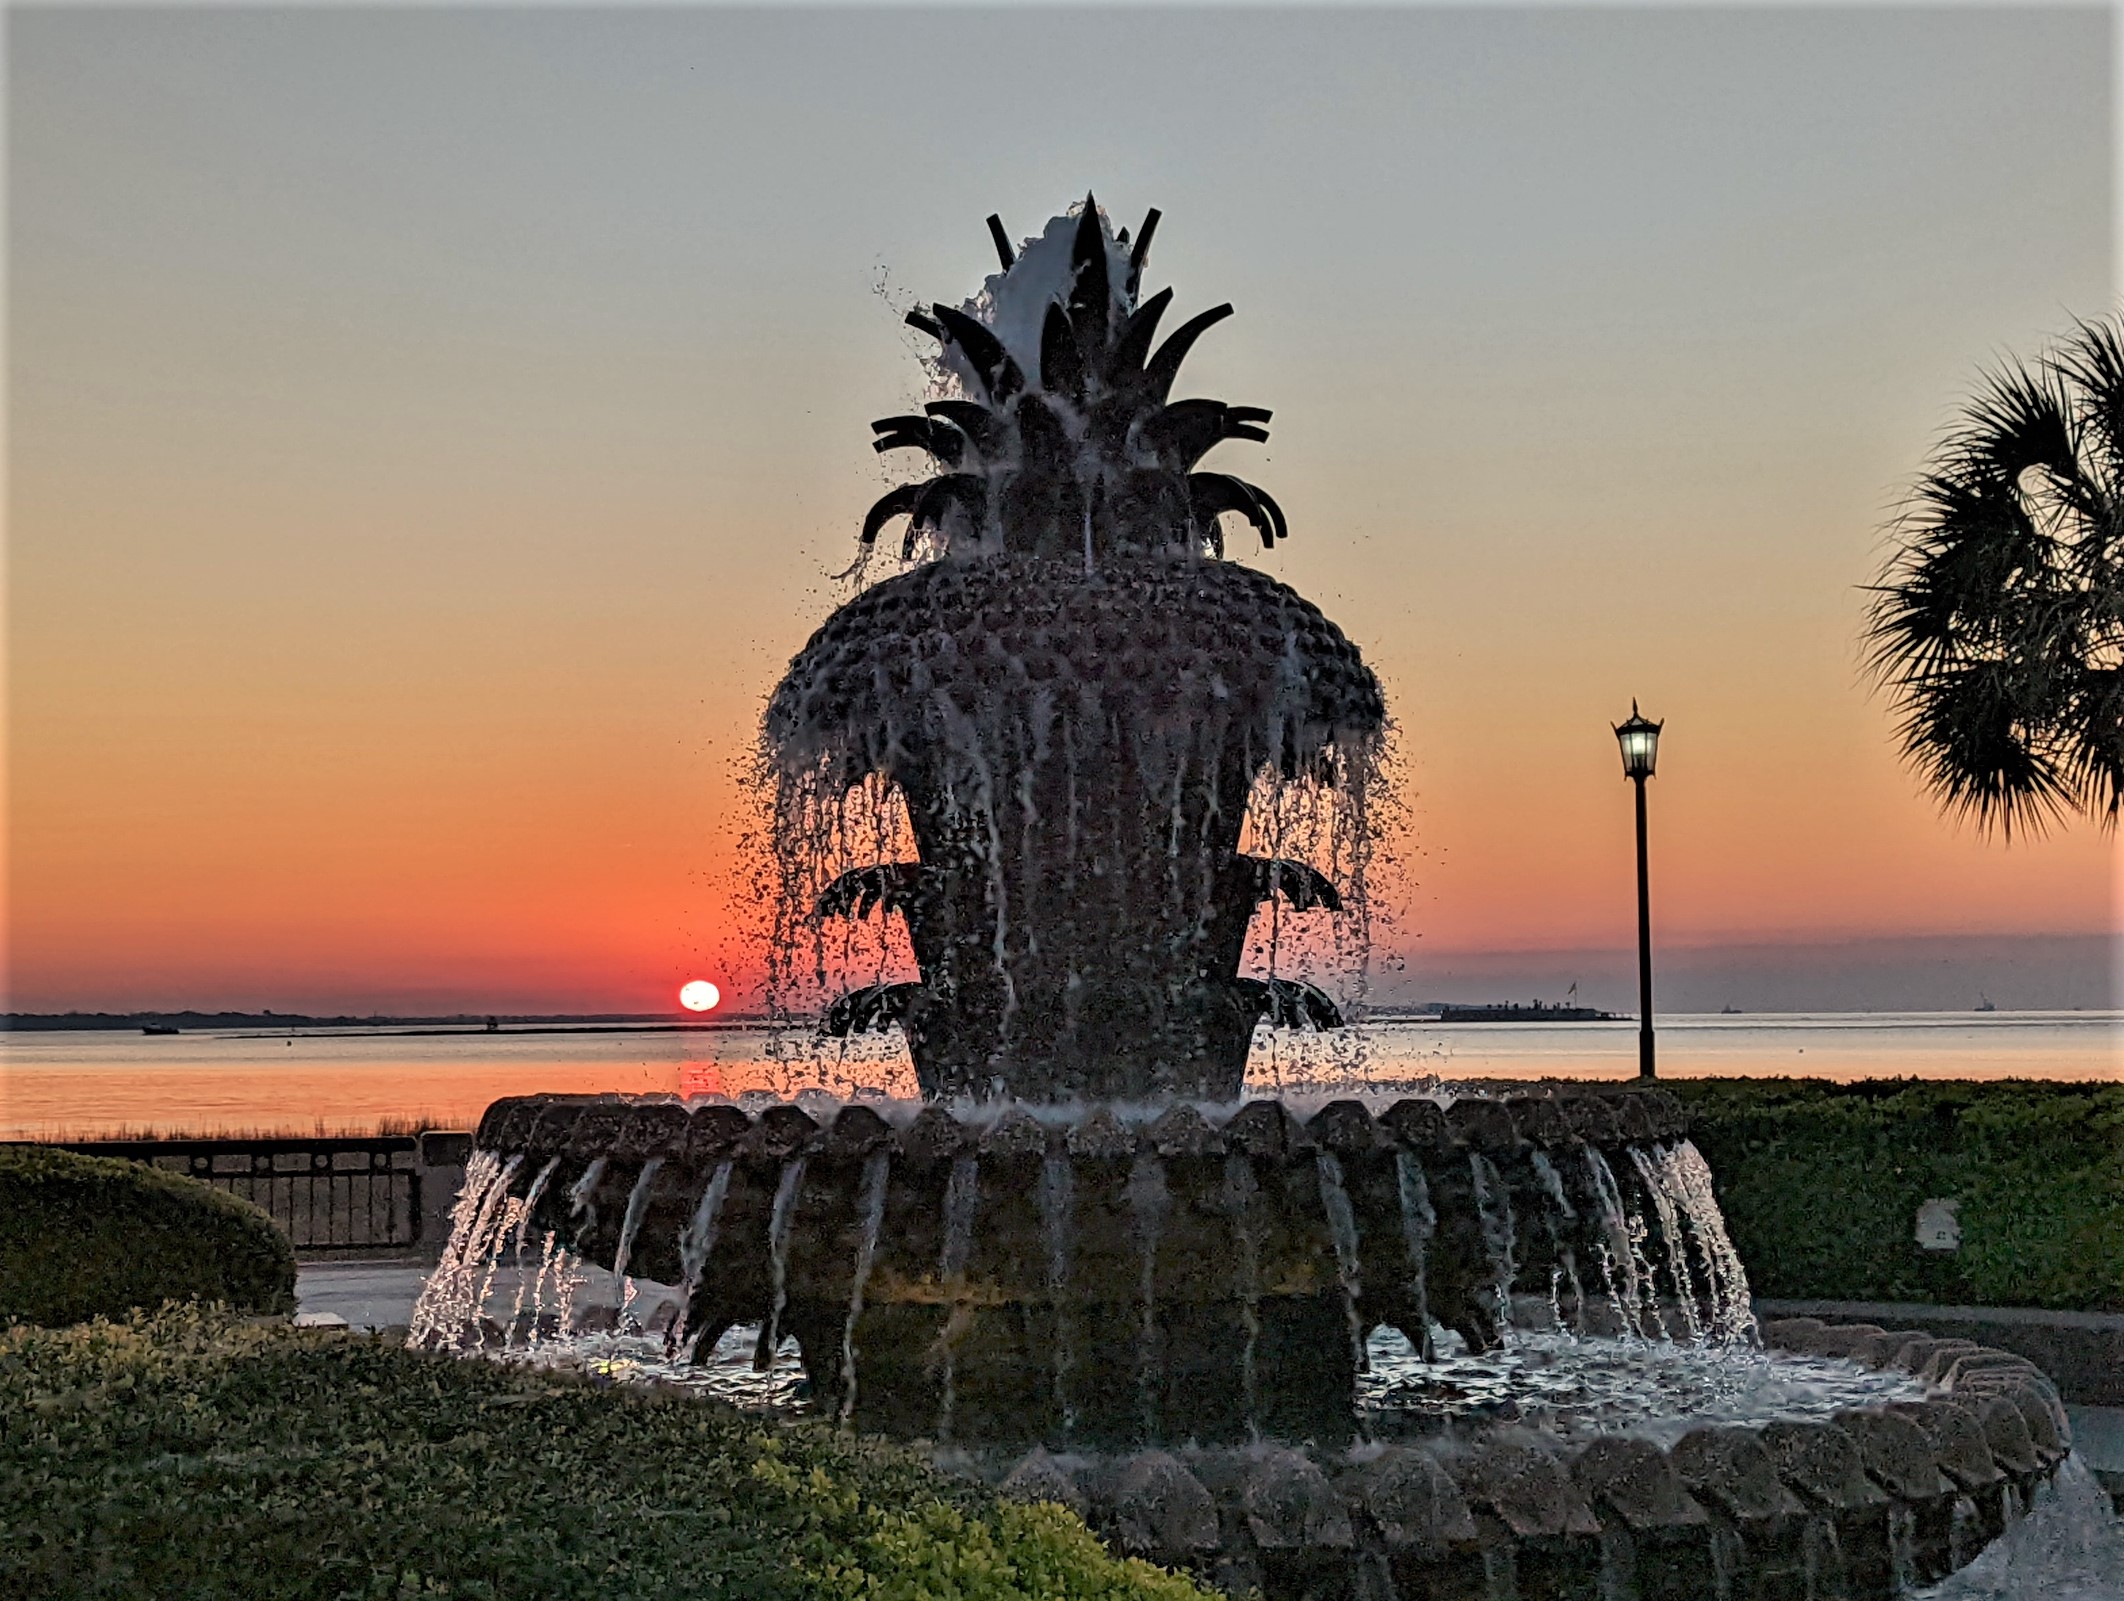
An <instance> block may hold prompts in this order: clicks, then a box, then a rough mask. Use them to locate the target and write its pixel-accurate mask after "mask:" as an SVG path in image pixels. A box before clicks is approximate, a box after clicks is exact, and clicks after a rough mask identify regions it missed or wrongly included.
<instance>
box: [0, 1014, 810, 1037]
mask: <svg viewBox="0 0 2124 1601" xmlns="http://www.w3.org/2000/svg"><path fill="white" fill-rule="evenodd" d="M767 1021H768V1019H767V1018H766V1017H765V1016H764V1015H763V1014H760V1013H756V1012H730V1013H726V1014H724V1015H722V1016H719V1017H716V1018H714V1019H712V1020H711V1019H702V1020H701V1021H698V1022H686V1021H683V1020H680V1019H677V1018H673V1017H671V1016H669V1015H668V1014H665V1013H660V1012H591V1013H581V1014H572V1015H571V1014H568V1013H554V1014H549V1015H545V1016H535V1015H524V1016H510V1015H507V1014H501V1013H496V1014H486V1013H457V1014H453V1015H451V1016H448V1017H312V1016H308V1015H304V1014H299V1013H292V1012H189V1011H188V1012H7V1013H4V1014H0V1029H5V1030H7V1031H8V1032H10V1033H23V1034H37V1033H62V1032H84V1033H85V1032H91V1031H106V1032H108V1031H113V1030H117V1031H125V1030H129V1029H144V1028H156V1029H167V1028H174V1029H177V1030H180V1031H184V1032H189V1031H195V1030H196V1031H198V1032H200V1033H208V1032H211V1031H214V1030H218V1029H256V1030H264V1031H267V1032H272V1033H281V1032H287V1033H305V1034H310V1035H311V1036H313V1037H315V1038H329V1037H331V1035H332V1034H334V1033H338V1034H402V1035H438V1034H482V1035H483V1034H621V1033H627V1034H633V1033H687V1032H694V1031H698V1030H705V1029H721V1028H732V1027H745V1026H748V1025H752V1024H758V1023H764V1022H767ZM490 1025H491V1026H490Z"/></svg>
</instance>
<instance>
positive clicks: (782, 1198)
mask: <svg viewBox="0 0 2124 1601" xmlns="http://www.w3.org/2000/svg"><path fill="white" fill-rule="evenodd" d="M803 1182H804V1159H803V1158H802V1157H801V1156H799V1157H795V1158H793V1159H792V1160H790V1161H788V1162H785V1163H783V1164H782V1176H781V1178H780V1180H779V1181H778V1182H777V1183H776V1186H775V1191H774V1210H773V1211H772V1212H771V1213H770V1214H769V1215H768V1224H767V1261H768V1271H769V1272H770V1273H772V1274H773V1277H774V1304H773V1306H772V1308H771V1309H770V1310H769V1312H768V1314H767V1321H766V1322H765V1323H763V1324H761V1325H760V1340H759V1344H758V1346H757V1347H756V1348H755V1349H754V1351H753V1353H752V1371H753V1372H755V1373H765V1372H766V1371H767V1370H768V1369H769V1368H771V1367H773V1366H774V1359H775V1356H776V1355H777V1353H779V1352H780V1350H781V1348H782V1313H783V1311H784V1309H785V1308H787V1306H788V1305H789V1236H790V1233H791V1231H792V1230H793V1229H794V1227H795V1225H796V1206H797V1191H798V1190H799V1188H800V1187H801V1186H802V1185H803Z"/></svg>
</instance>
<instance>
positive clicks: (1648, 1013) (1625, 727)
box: [1614, 697, 1667, 1078]
mask: <svg viewBox="0 0 2124 1601" xmlns="http://www.w3.org/2000/svg"><path fill="white" fill-rule="evenodd" d="M1614 726H1615V740H1616V743H1617V744H1619V745H1621V746H1622V763H1623V777H1625V778H1627V779H1629V780H1630V781H1631V782H1633V783H1634V784H1636V785H1637V1076H1638V1077H1639V1078H1651V1077H1652V1076H1653V1075H1652V880H1651V877H1650V875H1649V874H1648V873H1647V872H1646V870H1645V780H1646V779H1648V778H1650V777H1651V776H1652V769H1653V766H1654V765H1655V764H1656V763H1657V762H1658V760H1659V731H1660V730H1661V729H1662V728H1664V727H1666V726H1667V725H1666V723H1665V722H1664V721H1661V722H1657V723H1655V722H1652V721H1650V720H1649V719H1647V718H1646V717H1644V716H1642V715H1641V714H1640V713H1639V712H1638V709H1637V701H1636V699H1635V698H1634V697H1633V698H1632V699H1631V701H1630V720H1629V721H1628V722H1627V723H1617V724H1616V725H1614Z"/></svg>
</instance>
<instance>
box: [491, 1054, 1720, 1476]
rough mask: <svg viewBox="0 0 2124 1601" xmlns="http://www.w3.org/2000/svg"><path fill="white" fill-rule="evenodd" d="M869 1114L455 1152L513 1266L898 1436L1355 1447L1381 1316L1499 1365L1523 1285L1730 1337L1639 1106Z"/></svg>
mask: <svg viewBox="0 0 2124 1601" xmlns="http://www.w3.org/2000/svg"><path fill="white" fill-rule="evenodd" d="M887 1110H897V1111H898V1112H899V1114H900V1115H901V1117H902V1118H904V1119H905V1120H904V1121H901V1122H898V1123H895V1122H893V1121H891V1120H888V1119H887V1118H886V1117H885V1116H883V1115H881V1112H880V1110H879V1109H877V1108H874V1107H872V1106H868V1105H860V1104H859V1105H852V1106H847V1107H843V1108H841V1109H840V1110H839V1111H838V1113H837V1115H834V1116H833V1117H832V1119H831V1121H830V1122H829V1123H826V1124H825V1125H823V1126H822V1125H821V1123H820V1122H819V1121H817V1120H816V1119H814V1118H813V1117H812V1116H810V1115H809V1114H808V1113H807V1112H805V1111H804V1110H803V1109H801V1108H799V1107H796V1106H790V1105H777V1106H770V1107H768V1108H767V1109H765V1110H764V1111H762V1112H761V1113H759V1115H758V1116H757V1117H755V1116H752V1115H749V1114H748V1113H746V1112H745V1111H743V1110H741V1109H739V1108H737V1107H735V1106H731V1105H728V1104H721V1103H717V1104H710V1105H704V1106H698V1107H692V1108H689V1107H687V1106H684V1105H682V1104H680V1103H677V1102H673V1101H629V1100H624V1099H618V1098H605V1099H590V1098H560V1097H533V1098H529V1099H525V1100H519V1101H506V1102H500V1103H497V1104H496V1105H495V1106H494V1107H493V1108H491V1109H490V1110H489V1112H488V1114H487V1116H486V1117H485V1118H484V1119H483V1120H482V1123H481V1127H480V1132H479V1136H478V1141H477V1143H478V1146H479V1149H480V1151H481V1152H482V1153H483V1154H484V1159H485V1160H486V1161H487V1162H488V1163H489V1164H496V1163H499V1164H502V1167H501V1169H500V1170H499V1171H497V1173H496V1175H495V1177H496V1180H497V1181H498V1183H499V1186H500V1188H499V1189H498V1190H497V1196H498V1197H503V1199H500V1200H499V1201H498V1203H497V1207H496V1209H495V1213H494V1215H495V1217H496V1219H497V1220H499V1219H500V1218H501V1217H502V1216H503V1215H504V1214H505V1213H506V1212H507V1210H508V1207H509V1206H510V1205H511V1204H513V1205H514V1206H515V1208H516V1209H517V1210H516V1215H519V1216H520V1219H521V1233H520V1237H521V1238H523V1239H524V1240H526V1241H527V1242H528V1243H529V1245H530V1247H531V1248H533V1249H536V1246H537V1242H539V1241H540V1240H541V1238H542V1237H543V1235H544V1234H545V1233H546V1231H551V1232H552V1234H553V1235H554V1237H555V1240H556V1242H557V1243H558V1244H560V1245H563V1246H565V1247H566V1248H568V1249H569V1250H571V1251H573V1252H575V1253H576V1254H577V1255H579V1256H581V1257H583V1258H584V1259H586V1260H588V1261H591V1262H594V1263H596V1264H598V1265H600V1266H609V1267H611V1268H612V1269H613V1270H614V1271H615V1272H621V1273H625V1274H631V1275H633V1276H636V1277H640V1278H646V1279H650V1280H654V1281H656V1282H659V1283H665V1284H671V1285H677V1286H680V1287H681V1288H682V1290H683V1293H684V1299H685V1322H684V1338H685V1339H686V1340H687V1341H688V1342H692V1341H694V1340H700V1341H703V1342H705V1344H703V1345H701V1346H699V1347H697V1348H698V1349H702V1350H706V1349H712V1348H713V1344H714V1342H715V1340H716V1339H717V1338H719V1337H720V1336H721V1334H722V1333H723V1332H724V1331H725V1330H727V1329H728V1328H730V1327H732V1326H734V1325H740V1324H758V1325H760V1326H761V1327H762V1329H763V1334H762V1341H763V1357H764V1356H765V1355H766V1354H768V1353H771V1351H772V1350H773V1349H775V1348H776V1347H777V1346H778V1345H779V1343H780V1341H781V1340H782V1339H783V1338H785V1337H793V1338H794V1339H795V1340H796V1341H797V1342H798V1346H799V1350H800V1353H801V1357H802V1361H803V1364H804V1367H805V1370H806V1373H807V1375H808V1377H809V1379H810V1382H811V1386H812V1390H813V1393H814V1394H815V1395H816V1396H817V1397H819V1398H820V1400H821V1402H822V1403H823V1404H825V1405H826V1406H828V1407H830V1408H831V1409H832V1410H833V1412H834V1413H835V1415H840V1416H845V1417H847V1418H848V1419H849V1420H850V1421H852V1422H854V1423H856V1424H858V1425H859V1426H861V1427H864V1428H870V1429H876V1430H879V1431H881V1432H884V1433H887V1434H892V1435H896V1436H900V1437H903V1438H907V1437H931V1438H934V1437H943V1438H949V1439H954V1440H958V1441H962V1442H968V1443H992V1444H999V1445H1004V1444H1020V1445H1023V1444H1031V1443H1034V1442H1046V1443H1049V1444H1051V1445H1055V1446H1058V1447H1060V1446H1072V1447H1086V1448H1097V1449H1101V1450H1120V1449H1127V1448H1132V1447H1136V1446H1142V1445H1148V1444H1156V1443H1163V1442H1173V1441H1197V1442H1202V1443H1215V1442H1224V1443H1237V1442H1242V1441H1246V1440H1249V1439H1255V1438H1259V1437H1262V1436H1264V1435H1266V1436H1268V1437H1272V1438H1281V1439H1289V1440H1307V1439H1309V1440H1316V1441H1322V1442H1333V1441H1346V1440H1348V1439H1350V1438H1351V1437H1352V1435H1353V1432H1354V1413H1355V1407H1356V1378H1357V1370H1358V1363H1359V1361H1360V1359H1361V1352H1362V1349H1363V1341H1364V1339H1365V1338H1366V1337H1367V1336H1368V1335H1369V1333H1370V1331H1371V1330H1373V1329H1374V1328H1377V1327H1379V1326H1381V1325H1387V1326H1391V1327H1393V1328H1396V1329H1399V1330H1401V1331H1402V1332H1403V1333H1404V1334H1406V1335H1407V1336H1408V1337H1409V1339H1410V1340H1411V1342H1412V1343H1413V1344H1415V1345H1416V1346H1418V1348H1419V1349H1421V1348H1423V1347H1424V1346H1425V1345H1426V1342H1427V1341H1428V1338H1429V1334H1430V1329H1431V1326H1432V1324H1433V1323H1437V1324H1441V1325H1443V1326H1445V1327H1446V1328H1449V1329H1452V1330H1454V1331H1456V1332H1458V1333H1459V1334H1460V1336H1461V1338H1462V1339H1463V1340H1464V1341H1465V1342H1466V1343H1467V1345H1468V1346H1469V1347H1470V1348H1471V1349H1473V1350H1477V1351H1480V1350H1485V1349H1489V1348H1491V1347H1494V1346H1495V1345H1496V1343H1497V1341H1498V1339H1499V1337H1500V1318H1501V1315H1502V1313H1503V1310H1504V1308H1505V1307H1506V1306H1507V1305H1508V1304H1509V1297H1510V1296H1511V1295H1512V1294H1513V1293H1514V1292H1515V1291H1516V1292H1519V1293H1522V1294H1532V1295H1535V1296H1538V1297H1539V1298H1541V1299H1542V1300H1543V1301H1544V1302H1547V1301H1548V1300H1550V1299H1551V1298H1552V1297H1554V1299H1555V1300H1556V1301H1557V1302H1558V1304H1559V1305H1560V1306H1561V1307H1562V1308H1563V1310H1564V1314H1565V1316H1566V1318H1567V1320H1569V1321H1571V1322H1574V1323H1576V1324H1578V1325H1580V1326H1586V1327H1600V1328H1606V1329H1617V1328H1635V1327H1637V1326H1638V1324H1639V1323H1642V1324H1643V1326H1644V1327H1645V1330H1646V1332H1652V1324H1653V1323H1654V1322H1655V1321H1656V1320H1661V1319H1664V1320H1665V1321H1666V1322H1671V1323H1673V1324H1674V1325H1675V1327H1674V1330H1673V1332H1675V1333H1683V1332H1685V1331H1684V1329H1683V1328H1682V1323H1683V1321H1684V1320H1685V1319H1686V1320H1687V1321H1688V1323H1689V1325H1690V1327H1689V1329H1688V1330H1687V1331H1686V1332H1695V1331H1696V1330H1697V1329H1699V1328H1702V1329H1703V1330H1704V1331H1705V1332H1710V1327H1709V1326H1710V1325H1711V1324H1713V1323H1714V1322H1716V1321H1717V1316H1718V1314H1716V1313H1715V1311H1714V1308H1716V1307H1718V1306H1724V1307H1725V1308H1726V1317H1727V1320H1728V1322H1729V1323H1730V1322H1731V1321H1732V1320H1733V1318H1734V1317H1736V1316H1737V1317H1738V1318H1741V1319H1745V1316H1746V1307H1745V1287H1744V1285H1738V1284H1737V1282H1734V1281H1729V1278H1728V1277H1726V1276H1723V1275H1722V1272H1721V1269H1720V1266H1719V1260H1720V1259H1719V1255H1718V1251H1717V1249H1716V1246H1717V1243H1718V1242H1717V1240H1715V1239H1713V1238H1712V1237H1711V1233H1712V1230H1711V1228H1710V1224H1709V1222H1708V1220H1707V1217H1706V1215H1705V1213H1704V1211H1703V1210H1702V1209H1692V1208H1694V1207H1695V1202H1694V1201H1693V1200H1692V1198H1691V1197H1690V1196H1689V1195H1688V1194H1686V1193H1684V1188H1685V1187H1683V1186H1680V1185H1679V1183H1678V1181H1675V1180H1674V1179H1673V1177H1672V1175H1673V1174H1674V1173H1675V1172H1676V1171H1678V1170H1679V1168H1680V1166H1681V1165H1682V1149H1683V1148H1681V1147H1678V1146H1676V1145H1675V1144H1674V1142H1675V1141H1676V1140H1677V1139H1678V1138H1679V1136H1680V1135H1681V1134H1682V1132H1683V1130H1682V1117H1681V1111H1680V1108H1679V1106H1678V1105H1677V1104H1676V1103H1675V1102H1674V1101H1673V1100H1672V1099H1671V1098H1669V1097H1666V1096H1664V1095H1662V1094H1660V1093H1658V1092H1641V1091H1637V1090H1622V1091H1615V1092H1611V1093H1595V1092H1592V1091H1575V1092H1568V1093H1563V1092H1552V1093H1548V1094H1541V1095H1526V1096H1518V1097H1513V1098H1509V1099H1502V1100H1499V1099H1488V1098H1483V1097H1467V1098H1462V1099H1460V1100H1457V1101H1454V1102H1451V1103H1444V1102H1440V1101H1437V1100H1430V1099H1422V1098H1413V1099H1407V1100H1403V1101H1400V1102H1397V1103H1396V1104H1395V1105H1393V1106H1392V1107H1389V1108H1388V1109H1386V1110H1385V1111H1384V1112H1382V1113H1381V1114H1380V1115H1378V1116H1376V1117H1375V1116H1374V1115H1373V1114H1372V1112H1371V1111H1370V1110H1369V1109H1368V1108H1367V1107H1365V1106H1364V1105H1362V1104H1361V1103H1359V1102H1356V1101H1353V1100H1344V1101H1336V1102H1331V1103H1329V1104H1328V1105H1326V1106H1325V1107H1323V1108H1321V1109H1320V1110H1319V1111H1317V1112H1315V1113H1314V1114H1313V1115H1312V1116H1311V1117H1310V1118H1309V1119H1307V1120H1306V1121H1304V1122H1301V1121H1299V1120H1298V1119H1297V1118H1296V1117H1295V1116H1294V1115H1293V1114H1292V1113H1291V1112H1290V1111H1289V1110H1288V1109H1287V1108H1285V1107H1284V1106H1283V1105H1282V1104H1280V1103H1278V1102H1273V1101H1257V1102H1253V1103H1251V1104H1249V1105H1247V1106H1245V1107H1241V1108H1237V1109H1234V1108H1231V1107H1224V1108H1212V1109H1209V1110H1208V1111H1207V1112H1205V1110H1204V1109H1202V1108H1198V1107H1196V1106H1194V1105H1192V1104H1181V1105H1178V1106H1173V1107H1168V1108H1166V1109H1165V1110H1163V1111H1162V1112H1160V1113H1159V1114H1158V1115H1157V1116H1155V1117H1151V1116H1147V1115H1146V1116H1135V1117H1126V1116H1123V1115H1122V1114H1121V1113H1120V1112H1119V1111H1117V1110H1116V1109H1114V1108H1111V1107H1101V1108H1097V1109H1094V1110H1092V1111H1090V1112H1089V1113H1085V1112H1082V1111H1079V1112H1076V1113H1065V1112H1061V1111H1043V1112H1041V1113H1039V1114H1038V1115H1035V1113H1034V1112H1033V1111H1032V1110H1029V1109H1025V1108H1005V1109H1000V1110H998V1109H984V1110H982V1111H981V1112H980V1113H978V1114H976V1115H970V1116H966V1117H956V1116H953V1115H951V1114H950V1113H947V1112H945V1111H944V1110H942V1109H940V1108H937V1107H933V1106H932V1107H924V1108H921V1109H920V1110H919V1111H915V1110H914V1109H913V1108H899V1109H893V1108H887ZM909 1112H913V1115H912V1116H911V1117H909V1116H907V1114H908V1113H909ZM1686 1150H1687V1155H1688V1156H1689V1157H1691V1158H1693V1157H1694V1150H1693V1147H1689V1148H1686ZM1699 1165H1700V1164H1699ZM1670 1186H1671V1191H1672V1192H1671V1193H1670ZM1701 1201H1702V1203H1703V1208H1708V1210H1709V1214H1710V1216H1713V1217H1715V1207H1713V1206H1711V1205H1710V1202H1709V1192H1708V1185H1706V1186H1705V1187H1704V1189H1703V1192H1702V1196H1701ZM1647 1219H1649V1220H1651V1221H1650V1222H1649V1223H1648V1222H1646V1221H1645V1220H1647ZM497 1226H499V1225H498V1222H497ZM1647 1230H1649V1231H1650V1232H1649V1233H1648V1232H1647ZM1717 1232H1718V1234H1719V1237H1720V1238H1722V1231H1717ZM1647 1253H1649V1255H1648V1254H1647ZM1655 1260H1656V1261H1657V1262H1658V1263H1659V1264H1660V1268H1659V1270H1657V1271H1655V1269H1654V1267H1653V1262H1654V1261H1655ZM1602 1264H1606V1266H1602ZM1662 1272H1663V1273H1664V1275H1665V1276H1664V1278H1662V1277H1661V1276H1660V1274H1661V1273H1662ZM1734 1272H1735V1274H1736V1275H1737V1264H1735V1269H1734ZM1699 1305H1700V1306H1701V1307H1702V1310H1701V1311H1699V1310H1698V1309H1697V1308H1698V1307H1699ZM1736 1306H1737V1308H1738V1310H1737V1312H1736V1311H1735V1308H1736ZM1683 1308H1687V1310H1686V1312H1684V1311H1683V1310H1682V1309H1683ZM1660 1328H1661V1330H1662V1331H1664V1329H1665V1323H1664V1322H1663V1323H1661V1324H1660Z"/></svg>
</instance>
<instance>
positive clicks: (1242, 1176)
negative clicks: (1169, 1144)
mask: <svg viewBox="0 0 2124 1601" xmlns="http://www.w3.org/2000/svg"><path fill="white" fill-rule="evenodd" d="M1258 1188H1259V1186H1257V1185H1256V1184H1255V1182H1254V1164H1253V1163H1251V1162H1249V1161H1248V1160H1247V1159H1246V1158H1245V1157H1244V1156H1240V1155H1237V1154H1234V1155H1231V1156H1227V1157H1226V1158H1225V1159H1224V1204H1225V1205H1226V1206H1227V1207H1228V1208H1229V1209H1230V1211H1231V1214H1232V1222H1233V1228H1232V1245H1233V1279H1234V1284H1233V1288H1234V1289H1235V1290H1236V1291H1237V1292H1238V1296H1239V1320H1240V1328H1241V1330H1242V1334H1243V1343H1242V1344H1241V1345H1240V1348H1239V1396H1240V1404H1241V1405H1242V1406H1243V1407H1244V1408H1245V1409H1246V1419H1247V1433H1248V1437H1249V1438H1250V1439H1253V1440H1259V1439H1260V1437H1261V1427H1260V1423H1259V1419H1260V1417H1261V1384H1260V1375H1259V1372H1258V1371H1257V1363H1258V1353H1259V1351H1260V1348H1261V1250H1260V1244H1259V1241H1258V1240H1257V1238H1256V1230H1257V1229H1258V1228H1259V1226H1260V1225H1259V1222H1258V1220H1257V1219H1256V1217H1255V1215H1254V1198H1255V1194H1256V1192H1257V1190H1258Z"/></svg>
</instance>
